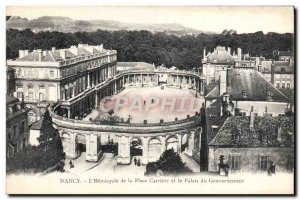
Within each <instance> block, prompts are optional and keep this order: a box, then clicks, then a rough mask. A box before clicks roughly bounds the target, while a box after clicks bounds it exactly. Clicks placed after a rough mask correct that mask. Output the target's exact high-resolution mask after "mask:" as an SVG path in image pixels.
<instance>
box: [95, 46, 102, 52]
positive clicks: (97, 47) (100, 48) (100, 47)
mask: <svg viewBox="0 0 300 200" xmlns="http://www.w3.org/2000/svg"><path fill="white" fill-rule="evenodd" d="M96 49H97V50H98V51H100V52H102V51H103V44H101V45H97V46H96Z"/></svg>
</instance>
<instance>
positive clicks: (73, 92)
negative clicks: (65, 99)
mask: <svg viewBox="0 0 300 200" xmlns="http://www.w3.org/2000/svg"><path fill="white" fill-rule="evenodd" d="M72 97H75V85H74V83H73V87H72Z"/></svg>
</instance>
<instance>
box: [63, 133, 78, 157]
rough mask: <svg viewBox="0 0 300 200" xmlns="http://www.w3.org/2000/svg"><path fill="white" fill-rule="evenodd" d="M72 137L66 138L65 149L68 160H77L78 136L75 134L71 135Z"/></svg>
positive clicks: (64, 140)
mask: <svg viewBox="0 0 300 200" xmlns="http://www.w3.org/2000/svg"><path fill="white" fill-rule="evenodd" d="M69 134H70V137H69V138H64V139H63V148H64V152H65V153H66V156H67V157H68V158H72V159H74V158H76V157H77V154H76V145H77V144H76V134H75V133H69Z"/></svg>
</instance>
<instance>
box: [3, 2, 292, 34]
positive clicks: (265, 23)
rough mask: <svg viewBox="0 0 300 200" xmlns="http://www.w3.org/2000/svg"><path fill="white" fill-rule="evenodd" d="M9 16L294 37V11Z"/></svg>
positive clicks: (34, 11)
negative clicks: (182, 26)
mask: <svg viewBox="0 0 300 200" xmlns="http://www.w3.org/2000/svg"><path fill="white" fill-rule="evenodd" d="M6 15H8V16H20V17H25V18H28V19H35V18H38V17H41V16H66V17H70V18H72V19H75V20H77V19H81V20H89V19H104V20H117V21H121V22H129V23H149V24H155V23H159V24H164V23H178V24H181V25H184V26H187V27H191V28H195V29H198V30H202V31H211V32H217V33H220V32H222V31H223V30H224V29H234V30H236V31H237V33H253V32H257V31H263V32H264V33H267V32H278V33H286V32H289V33H293V32H294V10H293V7H279V6H277V7H217V6H216V7H193V6H189V7H172V6H160V7H150V6H148V7H145V6H144V7H111V6H110V7H109V6H107V7H105V6H101V7H97V6H93V7H91V6H90V7H83V6H77V7H63V6H60V7H54V6H52V7H46V6H43V7H40V6H35V7H33V6H31V7H29V6H27V7H20V6H13V7H12V6H11V7H10V6H8V7H7V9H6Z"/></svg>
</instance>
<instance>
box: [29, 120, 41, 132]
mask: <svg viewBox="0 0 300 200" xmlns="http://www.w3.org/2000/svg"><path fill="white" fill-rule="evenodd" d="M42 123H43V119H40V120H39V121H37V122H35V123H34V124H32V125H31V126H30V130H40V129H41V127H42Z"/></svg>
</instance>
